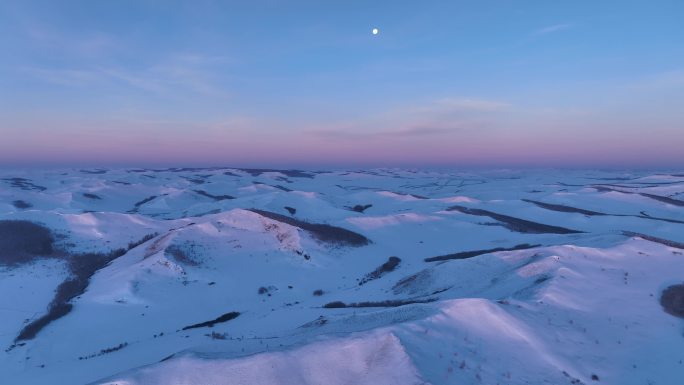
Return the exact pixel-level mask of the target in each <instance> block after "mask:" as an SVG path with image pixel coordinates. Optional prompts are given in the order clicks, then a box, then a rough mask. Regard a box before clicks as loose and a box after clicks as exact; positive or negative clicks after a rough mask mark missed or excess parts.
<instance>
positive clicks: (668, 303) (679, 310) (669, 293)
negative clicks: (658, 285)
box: [660, 284, 684, 318]
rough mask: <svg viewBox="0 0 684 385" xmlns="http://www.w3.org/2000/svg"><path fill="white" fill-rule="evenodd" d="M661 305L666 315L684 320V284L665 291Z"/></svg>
mask: <svg viewBox="0 0 684 385" xmlns="http://www.w3.org/2000/svg"><path fill="white" fill-rule="evenodd" d="M660 305H661V306H662V307H663V309H664V310H665V312H666V313H668V314H672V315H673V316H675V317H679V318H684V284H679V285H672V286H670V287H668V288H667V289H665V290H663V293H662V294H661V295H660Z"/></svg>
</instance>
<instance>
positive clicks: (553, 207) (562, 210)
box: [522, 199, 609, 216]
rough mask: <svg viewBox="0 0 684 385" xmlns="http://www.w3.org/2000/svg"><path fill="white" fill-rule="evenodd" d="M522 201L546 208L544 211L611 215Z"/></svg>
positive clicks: (530, 200) (526, 200)
mask: <svg viewBox="0 0 684 385" xmlns="http://www.w3.org/2000/svg"><path fill="white" fill-rule="evenodd" d="M522 201H523V202H527V203H532V204H534V205H537V206H539V207H541V208H544V209H547V210H551V211H559V212H562V213H579V214H584V215H590V216H593V215H609V214H604V213H600V212H598V211H591V210H585V209H578V208H575V207H571V206H565V205H558V204H552V203H544V202H539V201H535V200H532V199H523V200H522Z"/></svg>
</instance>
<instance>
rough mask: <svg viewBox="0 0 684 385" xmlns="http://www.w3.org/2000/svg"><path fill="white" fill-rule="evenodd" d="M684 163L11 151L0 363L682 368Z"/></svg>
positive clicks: (273, 371)
mask: <svg viewBox="0 0 684 385" xmlns="http://www.w3.org/2000/svg"><path fill="white" fill-rule="evenodd" d="M683 283H684V174H682V173H678V172H661V173H655V172H607V171H567V170H563V171H553V170H550V171H543V172H542V171H524V172H523V171H511V170H499V171H488V172H484V171H480V172H446V171H430V172H428V171H410V170H394V169H391V170H388V169H381V170H370V171H368V170H366V171H345V172H342V171H335V172H323V171H298V170H261V169H234V168H209V169H207V168H203V169H164V170H154V169H128V170H107V169H97V170H57V171H56V170H52V171H36V170H33V171H27V170H21V171H11V170H5V171H2V172H1V173H0V345H2V347H3V351H2V352H0V376H1V378H0V383H2V384H12V385H15V384H16V385H22V384H69V385H78V384H91V383H92V384H108V385H115V384H117V385H143V384H165V385H166V384H168V385H173V384H188V385H191V384H192V385H206V384H212V385H227V384H373V385H378V384H396V385H401V384H435V385H436V384H594V383H597V384H598V383H600V384H616V385H618V384H619V385H622V384H664V385H668V384H671V385H679V384H682V383H683V382H682V381H684V363H683V362H684V319H683V318H682V317H684V287H682V286H678V285H681V284H683Z"/></svg>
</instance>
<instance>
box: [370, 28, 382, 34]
mask: <svg viewBox="0 0 684 385" xmlns="http://www.w3.org/2000/svg"><path fill="white" fill-rule="evenodd" d="M371 32H373V35H377V34H378V32H380V30H379V29H377V28H373V30H372V31H371Z"/></svg>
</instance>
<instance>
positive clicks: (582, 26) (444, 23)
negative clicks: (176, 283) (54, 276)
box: [0, 0, 684, 167]
mask: <svg viewBox="0 0 684 385" xmlns="http://www.w3.org/2000/svg"><path fill="white" fill-rule="evenodd" d="M683 15H684V2H682V1H674V0H673V1H665V0H658V1H625V0H622V1H581V0H575V1H569V0H568V1H512V0H511V1H503V0H500V1H486V0H485V1H483V0H479V1H475V0H471V1H456V0H455V1H287V2H286V1H249V2H235V1H192V2H190V1H187V2H173V1H108V2H105V1H59V2H54V1H0V50H1V52H2V57H3V60H2V61H0V131H2V132H3V136H4V138H5V140H3V141H2V142H0V163H4V164H33V163H51V164H55V163H64V164H71V163H74V164H76V163H78V164H91V163H92V164H109V163H111V164H245V165H250V164H263V165H304V166H306V165H311V166H318V165H320V166H326V165H340V166H343V165H373V166H375V165H454V166H460V165H463V166H471V165H484V166H487V165H493V166H508V165H513V166H518V165H520V166H535V165H557V166H609V167H621V166H625V167H631V166H643V167H650V166H654V167H660V166H682V165H684V151H681V145H682V144H684V108H683V107H684V44H682V41H683V38H684V22H682V16H683ZM373 27H377V28H379V29H380V33H379V34H378V35H377V36H373V35H372V34H371V29H372V28H373Z"/></svg>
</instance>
